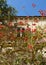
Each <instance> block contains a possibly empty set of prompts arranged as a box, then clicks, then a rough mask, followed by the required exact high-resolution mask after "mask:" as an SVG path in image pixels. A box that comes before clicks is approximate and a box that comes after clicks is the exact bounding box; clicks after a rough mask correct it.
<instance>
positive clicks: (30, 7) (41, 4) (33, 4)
mask: <svg viewBox="0 0 46 65" xmlns="http://www.w3.org/2000/svg"><path fill="white" fill-rule="evenodd" d="M7 4H8V5H9V6H12V7H14V8H15V9H16V10H17V11H18V13H17V16H40V13H39V12H38V11H39V10H44V11H46V0H7Z"/></svg>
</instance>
